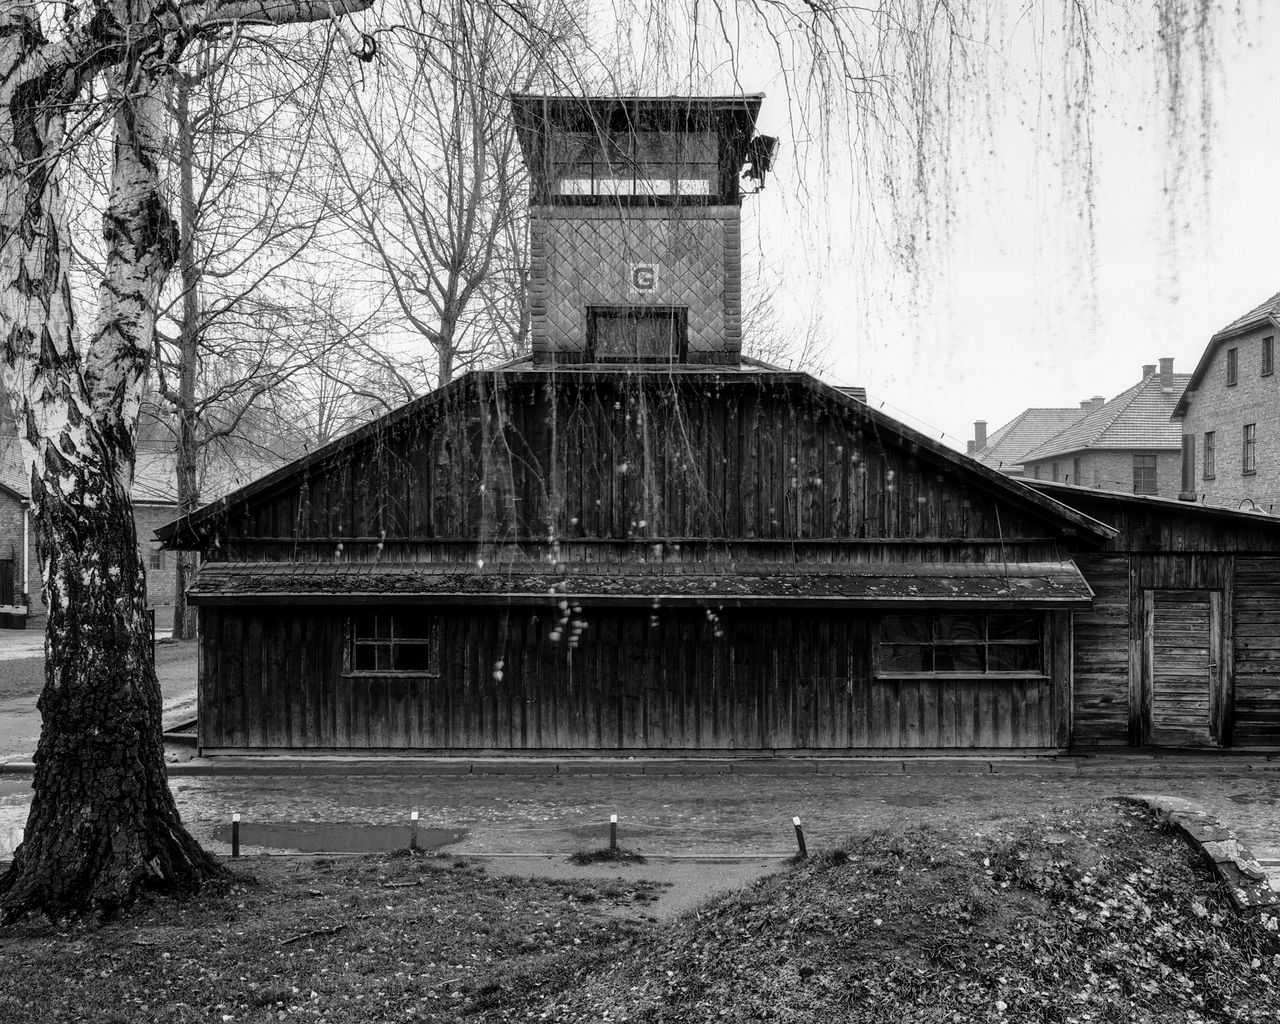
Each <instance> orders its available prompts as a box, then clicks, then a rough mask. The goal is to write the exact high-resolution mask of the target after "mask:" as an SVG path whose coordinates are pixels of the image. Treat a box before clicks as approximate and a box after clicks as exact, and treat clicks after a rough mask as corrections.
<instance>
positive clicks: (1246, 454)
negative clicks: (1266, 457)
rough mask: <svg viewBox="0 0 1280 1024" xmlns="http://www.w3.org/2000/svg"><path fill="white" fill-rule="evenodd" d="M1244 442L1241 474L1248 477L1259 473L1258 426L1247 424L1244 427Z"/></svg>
mask: <svg viewBox="0 0 1280 1024" xmlns="http://www.w3.org/2000/svg"><path fill="white" fill-rule="evenodd" d="M1243 440H1244V445H1243V452H1242V455H1243V458H1242V462H1241V472H1243V473H1244V474H1245V475H1246V476H1248V475H1250V474H1253V473H1256V472H1258V424H1256V423H1246V424H1245V425H1244V438H1243Z"/></svg>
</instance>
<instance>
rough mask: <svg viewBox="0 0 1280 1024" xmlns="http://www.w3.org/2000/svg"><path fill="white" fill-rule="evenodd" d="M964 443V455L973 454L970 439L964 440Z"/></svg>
mask: <svg viewBox="0 0 1280 1024" xmlns="http://www.w3.org/2000/svg"><path fill="white" fill-rule="evenodd" d="M965 444H966V446H967V447H966V448H965V450H964V453H965V454H966V455H972V454H973V442H972V441H966V442H965Z"/></svg>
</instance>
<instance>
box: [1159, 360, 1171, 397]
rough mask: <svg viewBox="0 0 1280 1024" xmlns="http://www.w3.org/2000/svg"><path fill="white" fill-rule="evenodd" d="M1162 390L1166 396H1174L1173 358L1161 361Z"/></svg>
mask: <svg viewBox="0 0 1280 1024" xmlns="http://www.w3.org/2000/svg"><path fill="white" fill-rule="evenodd" d="M1160 390H1161V391H1163V392H1164V393H1165V394H1166V395H1171V394H1173V358H1172V357H1169V358H1165V359H1161V360H1160Z"/></svg>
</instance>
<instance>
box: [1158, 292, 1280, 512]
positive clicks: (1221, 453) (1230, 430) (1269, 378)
mask: <svg viewBox="0 0 1280 1024" xmlns="http://www.w3.org/2000/svg"><path fill="white" fill-rule="evenodd" d="M1277 335H1280V295H1273V296H1271V298H1269V299H1267V301H1266V302H1263V303H1262V304H1261V305H1259V306H1256V307H1254V308H1253V309H1251V310H1249V312H1247V313H1245V314H1244V316H1242V317H1239V318H1238V319H1236V320H1234V321H1232V322H1231V323H1230V324H1228V325H1227V326H1226V327H1224V328H1223V329H1222V330H1220V331H1219V332H1218V333H1217V334H1215V335H1214V336H1213V337H1212V338H1210V339H1209V344H1208V345H1207V346H1206V347H1205V350H1204V354H1203V355H1202V356H1201V357H1200V362H1199V363H1198V364H1196V368H1195V372H1194V373H1192V375H1191V380H1190V383H1188V385H1187V387H1186V390H1185V392H1184V393H1183V395H1182V398H1181V400H1180V401H1179V402H1178V404H1177V406H1176V407H1175V408H1174V411H1173V416H1174V423H1175V425H1176V426H1178V427H1179V429H1180V430H1181V433H1182V437H1183V444H1184V446H1185V465H1184V467H1183V468H1184V472H1185V473H1186V479H1184V480H1183V481H1182V487H1181V491H1180V494H1179V497H1181V498H1182V499H1183V500H1185V501H1199V502H1203V503H1205V504H1209V505H1225V506H1228V507H1231V508H1239V507H1241V506H1244V507H1246V508H1250V507H1252V508H1257V509H1261V510H1263V511H1267V512H1270V511H1275V510H1278V509H1280V380H1278V379H1277V375H1276V372H1275V369H1276V350H1275V339H1276V336H1277Z"/></svg>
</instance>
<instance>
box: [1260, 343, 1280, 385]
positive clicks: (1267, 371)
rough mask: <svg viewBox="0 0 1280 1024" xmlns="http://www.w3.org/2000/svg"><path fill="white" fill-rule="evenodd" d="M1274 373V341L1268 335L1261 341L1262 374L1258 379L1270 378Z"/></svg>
mask: <svg viewBox="0 0 1280 1024" xmlns="http://www.w3.org/2000/svg"><path fill="white" fill-rule="evenodd" d="M1275 372H1276V339H1275V335H1272V334H1268V335H1267V336H1266V337H1265V338H1263V339H1262V373H1260V374H1259V375H1258V376H1260V377H1270V376H1271V375H1272V374H1273V373H1275Z"/></svg>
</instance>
